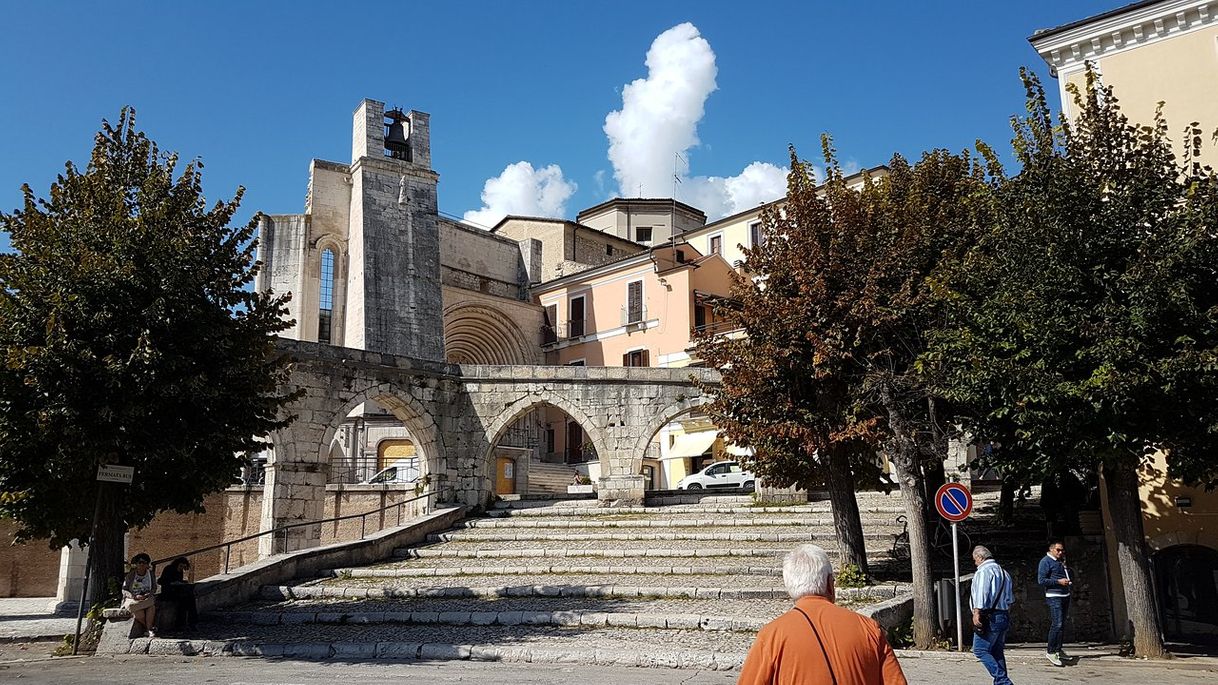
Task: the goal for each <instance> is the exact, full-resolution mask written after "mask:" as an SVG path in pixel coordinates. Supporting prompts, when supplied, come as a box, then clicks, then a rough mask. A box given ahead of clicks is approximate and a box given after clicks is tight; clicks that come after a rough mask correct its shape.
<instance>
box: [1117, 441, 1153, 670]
mask: <svg viewBox="0 0 1218 685" xmlns="http://www.w3.org/2000/svg"><path fill="white" fill-rule="evenodd" d="M1104 482H1105V484H1106V487H1107V489H1108V511H1109V513H1110V514H1111V516H1112V532H1113V535H1114V537H1115V538H1116V543H1117V562H1118V563H1119V564H1120V567H1121V581H1122V584H1123V585H1124V586H1125V608H1126V611H1127V612H1128V614H1129V623H1130V625H1131V626H1132V628H1133V651H1134V654H1135V655H1137V656H1140V657H1145V658H1148V659H1163V658H1167V657H1168V656H1169V655H1168V653H1167V650H1165V649H1164V648H1163V631H1162V629H1161V627H1160V625H1159V612H1158V611H1157V609H1156V608H1155V591H1154V585H1153V584H1152V583H1151V579H1150V563H1149V558H1150V556H1149V555H1148V554H1147V551H1146V534H1145V532H1144V530H1143V528H1142V504H1141V501H1140V500H1139V496H1138V472H1137V469H1136V467H1135V465H1134V464H1130V463H1122V462H1116V463H1115V464H1113V463H1106V464H1105V466H1104Z"/></svg>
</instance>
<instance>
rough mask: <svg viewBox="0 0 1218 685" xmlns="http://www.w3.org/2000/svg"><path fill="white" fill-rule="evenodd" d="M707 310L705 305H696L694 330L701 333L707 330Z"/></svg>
mask: <svg viewBox="0 0 1218 685" xmlns="http://www.w3.org/2000/svg"><path fill="white" fill-rule="evenodd" d="M706 309H707V307H706V306H705V305H702V304H695V305H694V330H696V331H700V330H702V329H703V328H706Z"/></svg>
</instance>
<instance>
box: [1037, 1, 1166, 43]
mask: <svg viewBox="0 0 1218 685" xmlns="http://www.w3.org/2000/svg"><path fill="white" fill-rule="evenodd" d="M1163 2H1165V0H1140V2H1133V3H1130V4H1128V5H1124V6H1122V7H1118V8H1116V9H1111V10H1108V11H1107V12H1101V13H1099V14H1096V15H1093V16H1090V17H1087V18H1085V19H1079V20H1077V21H1072V22H1070V23H1069V24H1062V25H1061V26H1054V27H1053V28H1048V29H1037V30H1036V32H1035V33H1033V34H1032V35H1031V36H1029V37H1028V40H1040V39H1042V38H1048V37H1050V36H1055V35H1057V34H1059V33H1065V32H1066V31H1070V30H1072V29H1076V28H1079V27H1080V26H1086V25H1087V24H1091V23H1095V22H1097V21H1103V20H1105V19H1111V18H1113V17H1119V16H1120V15H1122V14H1125V13H1127V12H1133V11H1135V10H1140V9H1142V8H1144V7H1150V6H1152V5H1158V4H1161V3H1163Z"/></svg>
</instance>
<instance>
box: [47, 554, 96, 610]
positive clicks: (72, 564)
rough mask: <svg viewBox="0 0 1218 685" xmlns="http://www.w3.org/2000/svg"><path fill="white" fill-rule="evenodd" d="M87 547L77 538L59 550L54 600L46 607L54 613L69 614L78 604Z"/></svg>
mask: <svg viewBox="0 0 1218 685" xmlns="http://www.w3.org/2000/svg"><path fill="white" fill-rule="evenodd" d="M88 556H89V548H88V547H85V546H82V545H81V544H80V541H79V540H73V541H72V542H71V543H69V544H68V546H67V547H64V548H62V549H60V550H59V582H58V583H57V584H56V587H55V601H54V602H52V603H51V606H49V607H47V608H48V609H50V610H51V611H53V612H55V613H56V614H71V613H74V612H75V611H76V607H77V605H79V604H80V590H81V585H82V584H83V583H84V580H85V561H86V560H87V559H88Z"/></svg>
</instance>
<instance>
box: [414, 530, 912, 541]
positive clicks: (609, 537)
mask: <svg viewBox="0 0 1218 685" xmlns="http://www.w3.org/2000/svg"><path fill="white" fill-rule="evenodd" d="M832 537H833V533H832V532H831V531H828V532H821V533H807V532H805V533H643V534H631V533H547V532H544V531H534V532H520V533H508V532H499V531H491V532H482V531H461V532H456V533H432V534H430V535H428V536H427V541H428V542H661V541H663V542H817V541H821V542H824V541H825V540H828V539H830V538H832ZM892 537H893V534H892V533H864V534H863V538H864V539H871V540H890V539H892Z"/></svg>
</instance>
